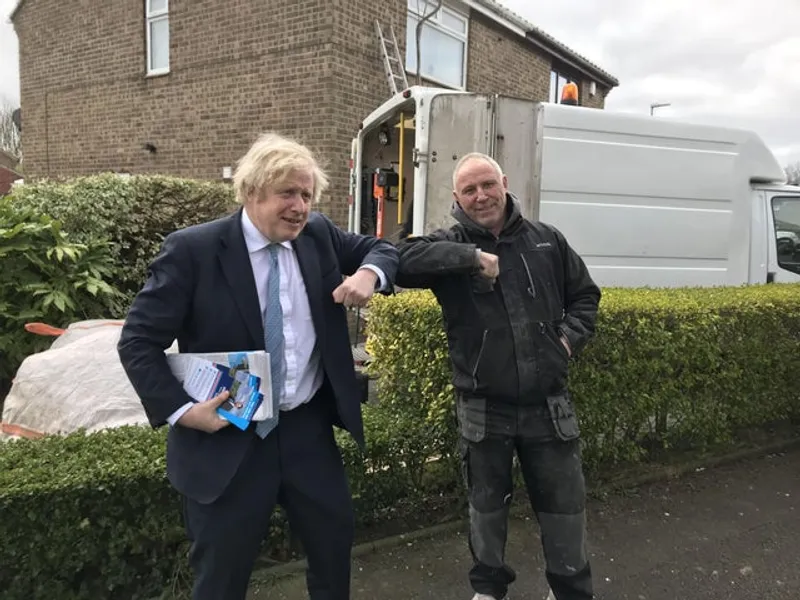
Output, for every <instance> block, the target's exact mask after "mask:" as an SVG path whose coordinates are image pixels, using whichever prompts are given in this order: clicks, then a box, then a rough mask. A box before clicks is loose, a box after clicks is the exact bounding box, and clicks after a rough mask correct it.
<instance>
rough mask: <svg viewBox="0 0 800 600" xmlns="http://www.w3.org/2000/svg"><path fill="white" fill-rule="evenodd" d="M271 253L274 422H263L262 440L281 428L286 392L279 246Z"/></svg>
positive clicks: (267, 333) (267, 338)
mask: <svg viewBox="0 0 800 600" xmlns="http://www.w3.org/2000/svg"><path fill="white" fill-rule="evenodd" d="M267 250H269V276H268V278H267V316H266V317H265V318H264V343H265V348H266V350H267V352H268V353H269V365H270V370H271V372H272V418H270V419H267V420H266V421H259V422H258V424H257V425H256V433H257V434H258V435H259V436H261V437H262V438H264V437H267V435H268V434H269V432H270V431H272V430H273V429H275V426H276V425H277V424H278V412H279V402H280V396H281V391H282V390H283V345H284V339H283V309H281V295H280V290H281V272H280V269H279V267H278V250H279V246H278V244H270V245H269V246H267Z"/></svg>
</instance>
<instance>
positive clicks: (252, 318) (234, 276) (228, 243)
mask: <svg viewBox="0 0 800 600" xmlns="http://www.w3.org/2000/svg"><path fill="white" fill-rule="evenodd" d="M241 219H242V209H239V210H238V211H236V213H235V214H234V215H232V216H231V217H230V227H228V229H227V231H226V232H225V233H224V234H223V235H222V237H221V238H220V249H219V261H220V264H221V266H222V273H223V275H224V277H225V281H226V282H227V283H228V286H230V288H231V294H232V295H233V298H234V300H235V302H236V306H237V308H238V309H239V312H240V313H241V315H242V317H243V318H244V322H245V323H246V325H247V330H248V332H249V333H250V336H251V337H252V338H253V344H254V347H255V348H264V324H263V323H262V321H261V307H260V305H259V303H258V291H257V290H256V282H255V278H254V277H253V268H252V266H251V265H250V256H249V254H248V252H247V245H246V244H245V241H244V234H243V233H242V221H241Z"/></svg>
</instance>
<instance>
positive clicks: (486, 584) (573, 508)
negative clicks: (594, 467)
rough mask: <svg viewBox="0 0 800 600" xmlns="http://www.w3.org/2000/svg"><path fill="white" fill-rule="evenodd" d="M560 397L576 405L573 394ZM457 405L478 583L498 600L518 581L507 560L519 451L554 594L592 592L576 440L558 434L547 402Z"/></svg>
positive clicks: (574, 596)
mask: <svg viewBox="0 0 800 600" xmlns="http://www.w3.org/2000/svg"><path fill="white" fill-rule="evenodd" d="M561 401H563V402H567V405H568V407H569V408H570V409H571V406H572V404H571V402H570V401H569V398H568V396H563V397H562V398H561ZM457 407H458V418H459V423H460V428H461V456H462V459H463V461H462V465H463V470H464V478H465V481H466V485H467V489H468V495H469V517H470V535H469V545H470V551H471V552H472V557H473V561H474V564H473V567H472V569H471V571H470V573H469V578H470V582H471V584H472V587H473V589H474V590H475V591H476V592H478V593H482V594H487V595H489V596H492V597H494V598H498V599H500V598H504V597H505V596H506V593H507V592H508V588H509V586H510V584H511V583H513V582H514V581H515V579H516V574H515V572H514V570H513V569H512V568H511V567H509V566H508V565H507V564H506V561H505V547H506V538H507V532H508V516H509V509H510V505H511V498H512V492H513V480H512V465H513V458H514V452H515V451H516V453H517V457H518V459H519V463H520V467H521V470H522V475H523V478H524V481H525V487H526V488H527V492H528V498H529V500H530V503H531V506H532V508H533V511H534V513H535V515H536V518H537V519H538V522H539V527H540V531H541V539H542V546H543V551H544V559H545V573H546V577H547V581H548V583H549V584H550V589H551V590H552V591H553V594H554V595H555V597H556V600H588V599H591V598H594V595H593V591H592V574H591V567H590V565H589V561H588V558H587V552H586V545H585V544H586V542H585V531H586V516H585V496H586V488H585V482H584V477H583V469H582V463H581V457H580V446H579V439H578V438H577V437H573V439H569V440H566V441H565V440H563V439H561V438H560V437H559V435H558V434H557V429H556V426H555V425H554V422H553V420H552V418H551V412H550V410H549V409H548V406H547V405H546V404H545V403H544V402H542V403H541V404H536V405H532V406H518V405H515V404H510V403H505V404H504V403H501V402H492V401H487V400H486V399H483V398H464V397H459V399H458V402H457ZM570 412H571V417H570V418H572V419H576V417H575V416H574V411H570ZM561 416H562V421H561V423H560V424H561V425H562V426H563V424H564V421H563V417H564V415H563V414H562V415H561ZM574 425H575V427H577V422H575V423H574ZM563 429H566V428H563ZM574 435H575V436H576V435H577V433H575V434H574Z"/></svg>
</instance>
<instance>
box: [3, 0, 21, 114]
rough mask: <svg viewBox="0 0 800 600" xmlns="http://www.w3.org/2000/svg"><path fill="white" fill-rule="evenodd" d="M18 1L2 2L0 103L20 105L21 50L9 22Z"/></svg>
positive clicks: (6, 0) (5, 0) (4, 0)
mask: <svg viewBox="0 0 800 600" xmlns="http://www.w3.org/2000/svg"><path fill="white" fill-rule="evenodd" d="M16 5H17V0H0V101H2V100H3V99H7V100H9V101H10V102H12V103H13V104H18V103H19V59H18V55H19V48H18V45H17V34H16V32H15V31H14V27H12V25H11V22H10V21H9V20H8V15H10V14H11V11H12V10H14V7H15V6H16Z"/></svg>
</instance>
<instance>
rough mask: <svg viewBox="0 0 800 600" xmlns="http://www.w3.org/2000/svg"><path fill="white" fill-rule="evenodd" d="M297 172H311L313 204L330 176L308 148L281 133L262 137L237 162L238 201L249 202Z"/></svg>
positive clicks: (235, 179)
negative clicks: (253, 197) (253, 196)
mask: <svg viewBox="0 0 800 600" xmlns="http://www.w3.org/2000/svg"><path fill="white" fill-rule="evenodd" d="M296 170H306V171H309V172H310V173H311V175H312V177H313V179H314V202H319V198H320V196H321V195H322V192H324V191H325V190H326V189H327V188H328V185H329V180H328V176H327V175H326V174H325V171H323V169H322V167H320V166H319V163H318V162H317V159H316V158H315V157H314V154H313V152H311V150H309V149H308V148H307V147H306V146H304V145H302V144H301V143H299V142H297V141H296V140H293V139H291V138H288V137H285V136H283V135H280V134H278V133H274V132H269V133H265V134H262V135H261V136H260V137H259V138H258V139H257V140H256V141H255V143H254V144H253V145H252V146H250V149H249V150H248V151H247V154H245V155H244V156H243V157H242V158H241V159H240V160H239V162H238V163H237V165H236V172H235V173H234V175H233V189H234V190H235V192H236V201H237V202H239V203H240V204H244V203H245V202H247V199H248V198H250V197H251V196H252V195H254V194H255V195H260V194H262V193H264V191H265V190H266V189H267V187H269V186H271V185H275V184H276V183H280V182H282V181H283V180H284V179H286V177H288V176H289V174H290V173H292V172H293V171H296Z"/></svg>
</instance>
